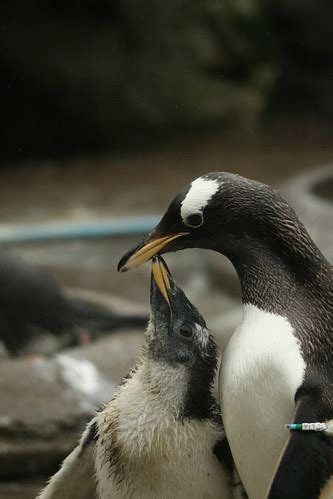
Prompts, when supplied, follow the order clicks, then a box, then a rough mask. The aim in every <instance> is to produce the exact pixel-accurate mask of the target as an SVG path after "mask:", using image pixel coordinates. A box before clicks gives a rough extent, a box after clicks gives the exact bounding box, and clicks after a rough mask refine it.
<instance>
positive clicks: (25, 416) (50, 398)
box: [0, 290, 143, 497]
mask: <svg viewBox="0 0 333 499" xmlns="http://www.w3.org/2000/svg"><path fill="white" fill-rule="evenodd" d="M71 293H72V294H73V293H74V294H75V296H78V294H80V296H81V297H82V298H83V297H85V298H86V299H87V300H89V301H90V302H92V301H94V300H95V302H96V304H97V305H98V306H101V307H108V308H110V307H111V308H116V309H117V310H119V311H122V312H125V311H126V312H128V313H130V311H131V310H133V308H132V307H131V306H130V305H129V304H128V303H126V301H124V300H120V299H119V298H115V299H114V298H113V297H108V296H105V295H103V296H102V294H100V293H93V292H82V293H79V292H78V291H77V290H75V291H74V292H73V291H72V292H71ZM138 310H139V308H138V307H137V308H136V309H135V312H137V311H138ZM142 339H143V335H142V332H139V331H130V330H127V331H122V332H119V333H113V334H111V335H107V334H106V335H105V336H103V337H101V338H100V339H98V340H96V341H95V342H92V343H89V344H87V345H82V346H80V347H76V348H72V349H67V350H64V351H62V352H61V353H58V354H57V355H55V356H54V357H50V358H45V357H37V356H35V357H23V358H19V359H6V358H3V359H2V360H1V362H0V478H1V479H2V480H4V479H14V478H17V477H27V476H30V475H36V474H46V475H47V474H49V473H52V472H53V471H54V470H55V469H56V468H57V466H58V465H59V462H60V461H61V460H62V459H63V458H64V457H65V456H66V455H67V454H68V453H69V452H70V451H71V449H72V448H73V447H74V445H75V443H76V441H77V439H78V437H79V435H80V433H81V431H82V429H83V427H84V425H85V424H86V422H87V421H88V420H89V419H90V418H91V417H92V415H93V414H94V412H95V411H96V410H98V408H99V407H100V406H101V405H102V404H103V403H105V402H107V401H109V400H110V399H111V398H112V395H113V393H114V389H115V387H116V385H117V383H118V382H119V381H120V380H121V379H122V377H123V376H124V375H125V374H126V373H127V372H128V370H129V368H130V367H131V366H133V365H134V364H135V361H136V358H137V355H138V353H139V351H140V345H141V343H142ZM0 492H1V491H0ZM0 497H1V496H0Z"/></svg>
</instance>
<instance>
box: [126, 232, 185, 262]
mask: <svg viewBox="0 0 333 499" xmlns="http://www.w3.org/2000/svg"><path fill="white" fill-rule="evenodd" d="M187 234H188V232H179V233H178V234H170V235H166V236H159V235H158V233H157V231H156V230H154V231H153V232H151V234H149V236H148V237H147V238H145V239H144V240H143V241H141V242H140V243H139V244H138V245H137V246H135V247H134V248H132V249H130V250H129V251H127V253H125V255H124V256H123V257H122V259H121V260H120V262H119V264H118V271H119V272H126V271H127V270H131V269H134V268H135V267H138V266H139V265H141V264H142V263H144V262H147V261H148V260H150V259H151V258H152V257H153V256H154V255H158V254H159V253H160V252H162V251H163V250H165V249H166V247H167V246H168V244H170V243H171V242H172V241H174V240H175V239H178V238H179V237H184V236H186V235H187Z"/></svg>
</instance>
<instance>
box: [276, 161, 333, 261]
mask: <svg viewBox="0 0 333 499" xmlns="http://www.w3.org/2000/svg"><path fill="white" fill-rule="evenodd" d="M280 190H281V193H282V194H283V195H284V196H285V197H286V199H287V200H288V201H289V202H290V204H291V206H292V207H293V208H294V209H295V211H296V213H297V214H298V216H299V218H300V219H301V221H302V222H303V223H304V225H305V227H306V228H307V230H308V232H309V234H310V236H311V237H312V238H313V240H314V241H315V243H316V244H317V245H318V247H319V249H320V250H321V251H322V252H323V254H324V255H325V256H326V258H327V259H328V260H329V261H330V262H333V236H332V226H333V165H326V166H323V167H322V168H318V169H315V170H310V171H308V172H305V173H302V174H300V175H296V176H295V177H293V178H292V179H290V180H289V181H288V182H286V183H285V184H284V185H282V186H281V189H280Z"/></svg>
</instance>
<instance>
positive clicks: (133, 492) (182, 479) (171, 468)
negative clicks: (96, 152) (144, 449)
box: [98, 453, 232, 499]
mask: <svg viewBox="0 0 333 499" xmlns="http://www.w3.org/2000/svg"><path fill="white" fill-rule="evenodd" d="M171 459H172V456H171ZM204 459H206V461H205V462H204ZM213 459H215V460H216V458H215V456H210V457H209V456H208V455H206V454H205V453H204V454H203V455H202V456H190V455H184V458H183V461H182V462H180V461H177V460H176V461H175V462H174V463H170V462H169V463H165V465H164V466H160V465H159V466H158V470H157V469H156V467H155V466H154V465H152V464H149V463H143V465H142V468H141V474H140V477H139V476H137V477H134V476H133V480H132V481H131V478H132V477H131V476H130V477H129V480H128V481H127V483H126V484H125V483H121V482H120V483H118V484H117V483H115V481H114V479H112V478H111V477H110V475H109V477H106V476H105V479H104V478H102V477H101V474H99V478H98V480H99V483H98V492H99V494H98V497H99V499H110V498H112V499H128V498H129V497H131V498H133V499H161V498H163V499H231V498H232V493H231V489H230V486H229V483H228V482H229V478H228V475H227V474H226V473H225V471H224V469H223V467H222V465H221V464H220V463H218V462H213ZM166 460H168V458H167V459H166ZM189 460H191V461H192V462H191V463H189V462H186V461H189ZM143 467H146V468H145V469H143Z"/></svg>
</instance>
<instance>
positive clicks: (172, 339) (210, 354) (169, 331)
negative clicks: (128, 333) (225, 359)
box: [147, 257, 217, 376]
mask: <svg viewBox="0 0 333 499" xmlns="http://www.w3.org/2000/svg"><path fill="white" fill-rule="evenodd" d="M150 301H151V317H150V324H149V327H148V330H147V353H148V355H149V356H150V357H151V358H153V359H154V360H157V361H158V360H160V361H163V362H167V363H170V364H173V365H176V364H182V365H185V366H188V367H189V368H190V369H192V368H194V369H197V368H198V367H199V366H200V368H201V369H202V370H204V369H207V370H208V371H209V372H211V373H212V376H213V375H214V372H215V368H216V363H217V347H216V344H215V342H214V340H213V338H212V336H211V334H210V332H209V330H208V329H207V326H206V323H205V321H204V319H203V318H202V316H201V315H200V313H199V312H198V310H197V309H196V308H195V307H194V305H192V303H191V302H190V301H189V300H188V299H187V297H186V296H185V294H184V292H183V291H182V290H181V289H180V288H179V287H178V286H177V284H176V283H175V281H174V280H173V278H172V276H171V274H170V272H169V270H168V268H167V266H166V264H165V262H164V260H163V259H162V258H161V257H154V258H153V264H152V273H151V293H150Z"/></svg>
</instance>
